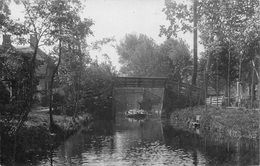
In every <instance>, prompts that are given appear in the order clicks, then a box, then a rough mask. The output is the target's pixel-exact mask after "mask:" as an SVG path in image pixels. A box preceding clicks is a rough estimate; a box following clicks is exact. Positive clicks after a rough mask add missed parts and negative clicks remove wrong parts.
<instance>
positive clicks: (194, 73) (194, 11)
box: [192, 0, 198, 85]
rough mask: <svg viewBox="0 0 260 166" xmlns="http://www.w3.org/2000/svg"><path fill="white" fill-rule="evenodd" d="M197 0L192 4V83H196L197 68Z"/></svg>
mask: <svg viewBox="0 0 260 166" xmlns="http://www.w3.org/2000/svg"><path fill="white" fill-rule="evenodd" d="M197 6H198V0H194V6H193V19H194V22H193V47H194V48H193V73H192V85H197V81H196V80H197V69H198V41H197V40H198V34H197V32H198V31H197V29H198V28H197V24H198V13H197Z"/></svg>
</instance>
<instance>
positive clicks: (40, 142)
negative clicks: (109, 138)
mask: <svg viewBox="0 0 260 166" xmlns="http://www.w3.org/2000/svg"><path fill="white" fill-rule="evenodd" d="M53 119H54V123H55V127H54V130H53V131H52V132H51V131H50V129H49V115H48V113H47V112H40V113H39V112H33V113H30V114H29V116H28V121H26V122H25V123H24V125H23V126H22V128H21V130H20V132H19V133H18V135H17V136H16V139H15V135H14V129H15V127H14V126H13V125H12V124H11V123H3V122H1V152H2V153H1V164H4V165H8V164H11V163H13V161H14V158H15V163H17V164H25V163H27V164H28V163H31V164H32V165H37V164H38V163H35V162H37V161H38V160H39V159H41V158H48V156H50V155H51V153H52V150H53V149H55V148H57V147H58V146H59V145H60V143H61V142H63V141H64V140H65V139H66V138H68V137H69V136H70V135H72V134H73V133H75V132H76V131H78V130H79V128H81V126H83V125H88V122H86V119H84V118H83V117H80V119H79V120H77V121H76V122H73V120H72V118H71V117H64V116H58V115H54V116H53ZM3 143H4V144H3Z"/></svg>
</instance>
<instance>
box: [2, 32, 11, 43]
mask: <svg viewBox="0 0 260 166" xmlns="http://www.w3.org/2000/svg"><path fill="white" fill-rule="evenodd" d="M10 44H11V35H6V34H4V35H3V42H2V45H10Z"/></svg>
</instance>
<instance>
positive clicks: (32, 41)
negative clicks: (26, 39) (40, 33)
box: [30, 34, 37, 48]
mask: <svg viewBox="0 0 260 166" xmlns="http://www.w3.org/2000/svg"><path fill="white" fill-rule="evenodd" d="M36 41H37V39H36V35H35V34H30V47H33V48H35V46H36Z"/></svg>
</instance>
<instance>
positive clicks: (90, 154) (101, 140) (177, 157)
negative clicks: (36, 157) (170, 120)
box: [41, 118, 259, 166]
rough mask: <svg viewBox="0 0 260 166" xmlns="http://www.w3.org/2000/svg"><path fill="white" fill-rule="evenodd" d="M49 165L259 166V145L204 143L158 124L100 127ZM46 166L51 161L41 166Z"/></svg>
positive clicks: (70, 143)
mask: <svg viewBox="0 0 260 166" xmlns="http://www.w3.org/2000/svg"><path fill="white" fill-rule="evenodd" d="M52 161H53V162H52V164H53V165H98V166H99V165H120V166H121V165H210V166H211V165H258V164H259V143H252V142H249V141H242V140H241V141H239V142H235V143H234V142H232V141H229V140H215V139H214V138H210V137H208V138H207V139H204V138H202V137H200V136H199V135H198V134H196V133H190V132H188V131H184V130H180V129H178V130H177V129H174V128H172V127H171V126H170V125H167V123H166V124H165V125H164V126H163V127H162V123H161V121H160V119H151V118H150V119H146V120H142V121H137V120H136V121H134V120H129V119H126V118H118V119H116V122H112V121H98V122H95V123H94V124H93V126H92V131H85V132H84V131H82V132H80V133H77V134H75V135H74V136H72V137H70V138H69V139H68V140H67V141H66V142H64V143H62V144H61V146H60V147H59V148H58V149H56V150H54V154H53V157H52ZM44 164H45V165H50V159H48V160H46V161H42V163H41V165H44Z"/></svg>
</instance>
